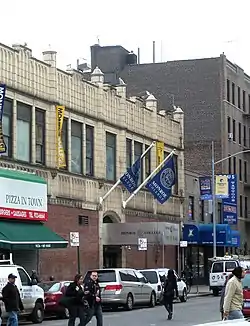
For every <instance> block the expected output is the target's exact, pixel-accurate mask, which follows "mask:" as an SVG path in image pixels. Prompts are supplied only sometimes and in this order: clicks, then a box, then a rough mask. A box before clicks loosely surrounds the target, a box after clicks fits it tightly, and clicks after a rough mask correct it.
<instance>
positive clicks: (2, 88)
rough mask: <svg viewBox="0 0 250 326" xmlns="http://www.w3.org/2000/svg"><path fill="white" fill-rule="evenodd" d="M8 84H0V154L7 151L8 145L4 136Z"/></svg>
mask: <svg viewBox="0 0 250 326" xmlns="http://www.w3.org/2000/svg"><path fill="white" fill-rule="evenodd" d="M5 92H6V85H4V84H0V154H3V153H6V151H7V147H6V145H5V142H4V138H3V107H4V99H5Z"/></svg>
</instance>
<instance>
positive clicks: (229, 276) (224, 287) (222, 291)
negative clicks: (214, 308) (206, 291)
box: [220, 274, 234, 320]
mask: <svg viewBox="0 0 250 326" xmlns="http://www.w3.org/2000/svg"><path fill="white" fill-rule="evenodd" d="M233 276H234V274H229V275H228V276H227V278H226V281H225V283H224V285H223V288H222V290H221V297H220V313H221V319H222V320H223V319H224V312H223V305H224V299H225V291H226V285H227V282H228V281H229V280H230V279H231V278H232V277H233Z"/></svg>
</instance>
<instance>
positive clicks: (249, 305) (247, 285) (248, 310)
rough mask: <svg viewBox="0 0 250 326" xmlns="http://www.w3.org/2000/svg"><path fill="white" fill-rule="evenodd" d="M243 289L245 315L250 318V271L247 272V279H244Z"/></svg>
mask: <svg viewBox="0 0 250 326" xmlns="http://www.w3.org/2000/svg"><path fill="white" fill-rule="evenodd" d="M242 287H243V300H244V301H243V310H242V312H243V315H244V316H245V317H250V271H249V270H247V271H246V275H245V277H244V278H243V279H242Z"/></svg>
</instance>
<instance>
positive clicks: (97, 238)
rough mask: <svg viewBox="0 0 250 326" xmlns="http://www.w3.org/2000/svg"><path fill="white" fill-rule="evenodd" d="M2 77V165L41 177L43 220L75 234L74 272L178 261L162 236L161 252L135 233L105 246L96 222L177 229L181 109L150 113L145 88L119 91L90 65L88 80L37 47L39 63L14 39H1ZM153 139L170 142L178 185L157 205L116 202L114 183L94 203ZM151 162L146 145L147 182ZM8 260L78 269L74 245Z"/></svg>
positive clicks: (65, 274)
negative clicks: (130, 94) (61, 110)
mask: <svg viewBox="0 0 250 326" xmlns="http://www.w3.org/2000/svg"><path fill="white" fill-rule="evenodd" d="M0 83H4V84H6V85H7V93H6V101H5V106H4V112H3V131H4V138H5V141H6V143H7V144H8V151H7V153H6V155H2V156H1V157H0V167H1V169H3V168H10V169H17V170H24V171H27V172H31V173H36V174H38V175H39V176H42V177H43V178H44V179H46V180H47V183H48V216H49V217H48V222H47V225H48V226H49V227H50V228H51V229H52V230H53V231H55V232H56V233H58V234H59V235H61V236H62V237H64V238H65V239H67V240H69V233H70V232H71V231H75V232H79V233H80V262H81V269H82V271H86V270H87V269H89V268H98V267H102V266H106V267H107V266H113V267H115V266H128V267H135V268H137V267H138V268H144V267H146V266H147V267H155V266H161V265H162V263H163V260H164V264H165V265H166V267H174V268H176V264H177V255H178V250H177V246H176V245H177V244H178V240H179V239H177V238H175V240H173V239H172V240H171V241H170V242H168V240H167V239H166V241H165V240H164V241H165V242H164V243H165V248H164V249H165V250H164V252H165V257H164V258H163V257H162V245H161V241H160V240H159V238H157V237H156V238H155V241H152V242H149V244H148V250H147V252H146V253H145V252H141V251H138V248H137V245H136V243H134V242H133V241H135V240H132V242H133V243H131V245H123V243H120V244H119V243H118V244H116V245H109V243H104V239H107V238H109V237H108V236H107V234H106V233H107V232H109V231H108V230H109V228H108V227H107V226H105V227H104V222H110V223H134V230H137V231H136V232H139V231H138V228H140V226H141V224H140V223H141V222H145V223H147V222H152V221H153V222H158V223H159V225H160V223H162V222H166V223H171V224H172V225H173V226H174V227H176V228H177V230H178V229H179V227H180V226H181V221H182V218H183V203H184V200H183V197H184V189H185V188H184V147H183V112H182V110H181V109H180V108H177V110H176V111H175V112H174V113H171V114H166V113H164V112H161V113H157V99H155V98H154V96H153V95H152V94H151V95H149V96H148V97H147V98H146V100H142V99H138V98H135V97H134V98H127V97H126V85H125V84H124V83H123V81H122V80H120V84H119V85H117V87H110V86H108V85H105V84H104V78H103V74H102V72H101V71H100V70H99V69H98V67H97V68H96V69H95V70H94V71H93V72H92V75H91V82H89V81H86V80H83V75H82V73H81V72H80V71H76V70H70V71H62V70H60V69H58V68H57V65H56V52H53V51H46V52H44V53H43V59H42V61H40V60H38V59H36V58H34V57H33V56H32V51H31V50H30V49H28V48H27V47H25V46H21V45H14V46H13V47H8V46H5V45H3V44H1V45H0ZM56 105H63V106H65V108H66V109H65V119H64V126H63V134H62V138H63V144H64V149H65V152H66V160H67V167H66V168H65V169H58V168H57V162H56V137H55V130H56V110H55V107H56ZM153 140H160V141H163V142H164V143H165V152H166V153H169V152H170V151H171V150H172V149H174V148H176V156H175V161H176V166H177V175H178V178H177V179H178V182H177V184H176V185H175V187H174V188H173V196H172V197H171V198H170V199H169V200H168V201H167V202H166V203H165V204H163V205H160V204H157V203H156V202H155V200H153V197H152V195H151V194H150V193H149V192H148V191H146V190H145V189H144V190H142V191H140V192H139V193H138V194H137V195H136V196H135V197H134V199H133V200H131V201H130V202H129V204H128V205H127V207H126V209H123V208H122V200H124V199H126V198H128V197H129V193H128V192H127V191H126V190H125V188H124V187H121V186H118V187H117V188H116V189H115V190H114V191H113V192H112V193H111V194H110V196H109V197H108V198H107V199H106V200H105V201H104V203H103V205H99V197H101V196H103V195H104V194H105V193H106V192H107V191H108V190H109V189H110V188H111V187H112V186H113V184H114V183H115V182H116V180H117V179H119V177H120V176H121V175H122V174H123V173H124V172H125V171H126V168H127V167H128V166H129V165H130V164H131V163H133V162H134V159H136V158H137V157H139V156H140V154H141V153H142V152H143V151H144V150H145V148H146V146H149V145H150V144H151V143H152V141H153ZM155 167H156V150H155V148H153V149H152V150H151V152H150V155H147V157H146V159H145V161H144V163H143V169H142V176H141V177H142V178H143V179H145V177H146V176H147V175H149V173H150V171H153V169H154V168H155ZM105 224H106V223H105ZM124 225H125V224H124ZM176 228H175V230H176ZM121 230H122V229H121ZM171 230H172V229H171ZM105 232H106V233H105ZM104 233H105V234H104ZM138 234H139V233H138ZM176 235H177V233H176V234H175V236H176ZM105 241H106V240H105ZM121 241H122V240H121ZM174 243H175V244H176V245H174ZM0 246H1V245H0ZM14 257H15V258H16V261H17V262H18V263H22V264H23V265H25V266H26V268H28V270H31V269H33V268H38V270H39V273H40V274H41V275H42V276H43V277H44V278H47V277H48V276H49V275H53V276H55V277H56V278H64V279H67V278H70V277H72V276H73V275H74V274H75V272H76V271H77V255H76V249H75V248H73V247H70V246H69V247H68V248H66V249H57V250H53V249H50V250H49V249H48V250H47V249H46V250H39V251H36V250H26V251H25V250H19V251H18V252H16V253H14Z"/></svg>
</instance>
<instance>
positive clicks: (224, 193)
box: [215, 175, 228, 198]
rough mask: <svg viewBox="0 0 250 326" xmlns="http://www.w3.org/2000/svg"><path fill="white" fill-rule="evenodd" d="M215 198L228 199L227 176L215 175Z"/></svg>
mask: <svg viewBox="0 0 250 326" xmlns="http://www.w3.org/2000/svg"><path fill="white" fill-rule="evenodd" d="M215 196H216V197H217V198H228V178H227V175H216V177H215Z"/></svg>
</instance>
